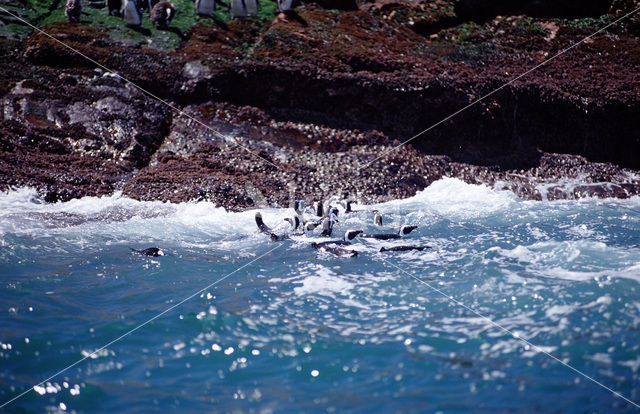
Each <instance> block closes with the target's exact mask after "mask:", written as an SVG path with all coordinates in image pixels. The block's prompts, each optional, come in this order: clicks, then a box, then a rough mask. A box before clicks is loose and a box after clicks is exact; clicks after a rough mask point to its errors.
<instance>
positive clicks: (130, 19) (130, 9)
mask: <svg viewBox="0 0 640 414" xmlns="http://www.w3.org/2000/svg"><path fill="white" fill-rule="evenodd" d="M120 14H121V15H122V18H123V19H124V22H125V24H126V25H127V26H128V27H140V25H141V24H142V12H140V9H139V8H138V2H137V1H136V0H124V2H123V4H122V10H120Z"/></svg>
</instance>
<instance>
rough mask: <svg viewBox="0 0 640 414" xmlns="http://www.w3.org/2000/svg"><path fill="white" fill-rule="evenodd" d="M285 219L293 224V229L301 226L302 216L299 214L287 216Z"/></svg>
mask: <svg viewBox="0 0 640 414" xmlns="http://www.w3.org/2000/svg"><path fill="white" fill-rule="evenodd" d="M284 221H286V222H287V223H289V224H290V225H291V230H292V231H295V230H298V227H300V218H299V217H298V216H293V217H287V218H285V219H284Z"/></svg>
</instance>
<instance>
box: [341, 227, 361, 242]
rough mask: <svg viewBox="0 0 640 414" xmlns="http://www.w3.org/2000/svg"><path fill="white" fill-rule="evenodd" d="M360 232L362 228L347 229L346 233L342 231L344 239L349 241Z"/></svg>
mask: <svg viewBox="0 0 640 414" xmlns="http://www.w3.org/2000/svg"><path fill="white" fill-rule="evenodd" d="M360 233H362V230H347V231H346V233H344V240H345V241H351V240H353V239H355V238H356V237H357V236H358V234H360Z"/></svg>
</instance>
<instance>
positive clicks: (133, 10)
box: [64, 0, 176, 30]
mask: <svg viewBox="0 0 640 414" xmlns="http://www.w3.org/2000/svg"><path fill="white" fill-rule="evenodd" d="M80 1H81V0H67V4H66V7H65V10H64V14H65V16H67V19H68V20H69V21H70V22H72V23H77V22H79V21H80V15H81V13H82V5H81V3H80ZM106 6H107V11H108V13H109V15H114V16H121V17H122V19H123V20H124V21H125V24H126V25H127V26H129V27H134V28H135V27H140V25H142V12H143V11H147V12H149V18H150V19H151V23H152V24H153V27H155V28H156V29H159V30H164V29H167V28H169V24H170V23H171V19H173V16H175V14H176V9H175V7H173V4H171V2H168V1H158V0H140V3H138V1H137V0H106Z"/></svg>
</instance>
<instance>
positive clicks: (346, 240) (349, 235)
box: [311, 230, 362, 249]
mask: <svg viewBox="0 0 640 414" xmlns="http://www.w3.org/2000/svg"><path fill="white" fill-rule="evenodd" d="M360 233H362V230H347V231H346V232H345V233H344V237H343V238H342V240H327V241H323V242H319V243H317V242H314V243H311V247H313V248H314V249H319V248H321V247H323V246H329V245H332V244H333V245H336V246H348V245H350V244H351V240H353V239H355V238H356V237H357V236H358V235H359V234H360Z"/></svg>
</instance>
